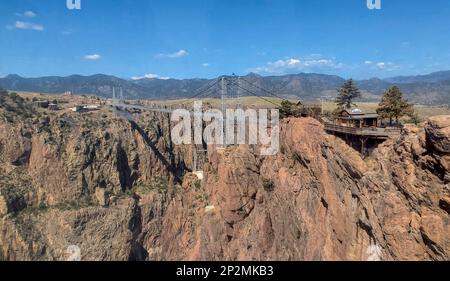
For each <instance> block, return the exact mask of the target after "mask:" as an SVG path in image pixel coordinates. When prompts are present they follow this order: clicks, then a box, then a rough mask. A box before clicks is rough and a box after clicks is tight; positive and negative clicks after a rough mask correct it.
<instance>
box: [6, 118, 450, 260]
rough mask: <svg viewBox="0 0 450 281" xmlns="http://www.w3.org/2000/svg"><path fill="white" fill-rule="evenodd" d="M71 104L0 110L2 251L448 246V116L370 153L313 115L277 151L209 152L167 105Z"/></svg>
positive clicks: (325, 254)
mask: <svg viewBox="0 0 450 281" xmlns="http://www.w3.org/2000/svg"><path fill="white" fill-rule="evenodd" d="M101 114H104V113H94V114H91V115H88V114H83V115H75V114H72V113H64V114H59V115H57V116H56V115H55V116H47V117H41V118H40V119H39V118H36V119H33V120H32V121H33V122H31V121H30V122H25V121H23V122H18V123H17V122H16V123H14V124H11V123H8V122H3V123H0V129H1V135H0V163H1V164H0V260H66V259H68V258H69V254H70V253H69V252H68V249H69V247H70V246H71V245H75V246H76V247H78V248H79V249H80V254H81V259H82V260H180V259H181V260H448V259H449V255H450V213H449V211H450V190H449V187H448V184H449V182H450V170H449V156H450V153H449V130H448V129H449V118H450V117H449V116H441V117H436V118H433V119H431V120H430V121H429V122H428V123H427V124H426V126H425V129H424V130H419V129H417V128H406V129H405V131H404V133H403V134H402V136H401V137H400V138H399V139H395V140H388V141H386V142H385V143H384V144H383V145H381V146H380V147H379V148H378V149H377V150H376V151H375V152H374V154H373V156H372V157H370V158H369V159H365V160H362V159H361V158H360V156H359V155H358V153H357V152H355V151H353V150H352V149H351V148H350V147H348V146H347V145H346V144H345V143H344V142H343V141H341V140H340V139H338V138H336V137H334V136H330V135H327V134H326V133H325V132H324V130H323V127H322V125H321V124H320V123H319V122H317V121H315V120H313V119H309V118H304V119H287V120H283V122H282V125H281V148H280V153H278V154H277V155H276V156H271V157H260V156H258V155H255V153H254V151H253V149H251V148H250V147H247V146H239V147H228V148H226V149H225V150H222V151H220V150H219V151H212V150H210V151H209V152H208V154H209V155H208V156H209V157H208V163H206V164H205V167H204V179H203V181H201V180H199V179H198V178H197V177H196V176H195V175H194V174H191V173H190V169H189V167H191V166H192V165H191V162H192V161H191V159H192V151H191V148H190V147H183V146H180V147H174V146H173V145H172V144H171V141H170V138H169V133H170V123H169V122H168V116H166V115H163V114H141V115H139V116H137V117H136V119H135V120H136V121H129V120H126V119H120V118H114V117H112V116H103V117H102V116H101Z"/></svg>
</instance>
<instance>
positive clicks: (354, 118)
mask: <svg viewBox="0 0 450 281" xmlns="http://www.w3.org/2000/svg"><path fill="white" fill-rule="evenodd" d="M378 120H379V116H378V114H377V113H365V112H363V111H362V110H361V109H358V108H353V109H344V110H341V111H340V112H339V113H338V114H337V115H336V116H335V117H334V125H337V126H342V127H350V128H376V127H378Z"/></svg>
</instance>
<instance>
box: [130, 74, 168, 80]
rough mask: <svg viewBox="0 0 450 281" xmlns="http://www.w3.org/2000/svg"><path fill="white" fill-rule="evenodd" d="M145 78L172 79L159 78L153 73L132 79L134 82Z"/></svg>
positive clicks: (166, 78)
mask: <svg viewBox="0 0 450 281" xmlns="http://www.w3.org/2000/svg"><path fill="white" fill-rule="evenodd" d="M144 78H147V79H161V80H168V79H170V77H164V76H159V75H158V74H152V73H149V74H145V75H143V76H134V77H131V79H132V80H140V79H144Z"/></svg>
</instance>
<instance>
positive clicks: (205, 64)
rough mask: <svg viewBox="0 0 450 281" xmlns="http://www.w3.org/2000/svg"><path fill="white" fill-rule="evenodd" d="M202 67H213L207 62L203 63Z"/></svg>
mask: <svg viewBox="0 0 450 281" xmlns="http://www.w3.org/2000/svg"><path fill="white" fill-rule="evenodd" d="M202 66H203V67H209V66H211V65H210V64H209V63H207V62H205V63H202Z"/></svg>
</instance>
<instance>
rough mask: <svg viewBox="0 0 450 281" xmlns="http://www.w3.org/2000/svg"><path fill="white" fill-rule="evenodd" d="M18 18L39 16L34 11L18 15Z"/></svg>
mask: <svg viewBox="0 0 450 281" xmlns="http://www.w3.org/2000/svg"><path fill="white" fill-rule="evenodd" d="M16 16H18V17H23V18H34V17H36V16H37V15H36V13H34V12H33V11H25V12H23V13H16Z"/></svg>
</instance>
